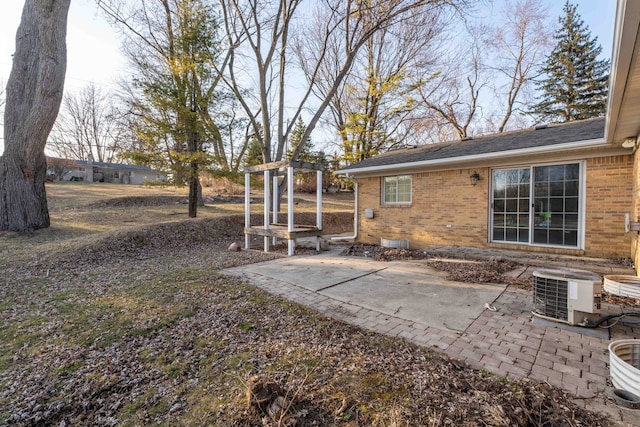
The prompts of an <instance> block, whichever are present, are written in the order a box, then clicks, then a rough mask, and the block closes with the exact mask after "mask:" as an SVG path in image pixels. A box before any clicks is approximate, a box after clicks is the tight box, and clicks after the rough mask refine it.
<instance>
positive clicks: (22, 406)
mask: <svg viewBox="0 0 640 427" xmlns="http://www.w3.org/2000/svg"><path fill="white" fill-rule="evenodd" d="M77 188H82V187H77ZM89 188H93V187H89ZM64 189H65V188H63V190H64ZM54 190H55V189H54ZM48 191H49V190H48ZM76 191H77V189H76ZM49 192H50V193H52V195H53V196H54V197H60V193H56V192H55V191H49ZM119 197H122V196H118V197H115V196H114V197H111V198H104V200H92V201H90V202H87V203H86V204H85V205H83V206H72V203H71V202H70V201H69V200H67V199H66V198H64V197H62V198H61V199H60V201H61V203H62V204H63V205H64V206H65V208H64V209H60V210H58V209H57V208H56V206H55V205H54V206H52V221H53V222H54V224H56V223H58V224H59V223H60V222H64V221H67V224H66V225H65V227H69V229H66V228H63V227H60V228H54V230H53V231H52V230H49V231H43V232H42V233H39V232H36V233H33V234H29V235H9V234H3V235H2V236H1V237H2V239H0V253H2V255H3V257H2V259H1V260H0V272H1V273H0V275H1V276H2V277H1V278H0V425H8V426H14V425H16V426H43V425H52V426H53V425H55V426H70V425H86V426H89V425H90V426H114V425H124V426H127V425H131V426H133V425H148V424H156V425H157V424H159V425H216V426H278V425H296V426H350V427H351V426H353V427H355V426H415V425H429V426H476V425H496V426H515V425H518V426H531V425H549V426H560V425H562V426H606V425H611V422H610V421H609V420H608V419H606V418H605V417H604V416H603V415H602V414H597V413H593V412H590V411H588V410H585V409H583V408H581V407H579V406H578V405H576V404H575V403H574V402H573V401H572V399H571V396H570V395H568V394H567V393H566V392H564V391H562V390H560V389H557V388H554V387H551V386H549V385H548V384H542V383H537V382H534V381H528V380H513V379H509V378H504V377H496V376H494V375H491V374H489V373H487V372H484V371H478V370H473V369H471V368H469V367H467V366H465V365H464V364H463V363H460V362H457V361H455V360H452V359H450V358H448V357H446V356H444V355H442V354H439V353H437V352H434V351H431V350H427V349H425V348H421V347H418V346H415V345H413V344H410V343H408V342H406V341H404V340H402V339H393V338H388V337H383V336H380V335H377V334H374V333H372V332H368V331H366V330H362V329H359V328H357V327H354V326H351V325H348V324H345V323H342V322H339V321H336V320H333V319H330V318H327V317H324V316H322V315H320V314H319V313H317V312H315V311H313V310H310V309H307V308H305V307H302V306H298V305H296V304H293V303H290V302H288V301H286V300H283V299H281V298H277V297H273V296H271V295H269V294H266V293H264V292H262V291H259V290H256V289H255V288H252V287H251V286H249V285H246V284H244V283H242V282H240V281H239V280H237V279H233V278H229V277H226V276H222V275H220V274H219V273H218V270H220V269H222V268H226V267H231V266H239V265H243V264H247V263H254V262H259V261H264V260H267V259H271V258H273V257H277V256H280V255H278V254H273V253H272V254H264V253H262V252H259V251H241V252H230V251H228V250H227V247H228V245H229V244H230V243H231V242H234V241H236V242H237V241H241V239H242V229H243V216H242V215H236V214H233V215H228V214H225V212H223V211H220V212H219V215H217V216H216V215H214V214H213V212H214V210H215V206H213V207H211V208H210V210H209V214H210V215H207V216H206V217H203V218H198V219H195V220H189V219H178V220H172V221H167V222H157V223H145V224H139V225H135V224H127V227H124V228H122V227H120V228H119V227H118V222H113V223H112V222H109V223H107V224H104V225H103V226H101V228H97V229H95V230H90V231H87V230H84V231H82V232H78V230H72V228H73V225H74V223H73V222H69V221H70V218H76V219H78V221H79V222H78V223H83V224H84V223H85V222H83V221H85V220H86V218H85V216H91V215H95V210H96V207H97V206H100V209H102V210H103V212H102V214H103V216H104V217H108V218H112V217H116V216H117V215H116V213H117V214H120V215H121V214H123V213H124V214H126V215H132V216H133V215H138V214H139V212H129V211H128V210H136V209H142V208H143V207H144V206H155V205H154V204H156V203H158V200H159V199H155V200H153V201H151V200H146V199H144V197H143V198H142V199H128V201H127V202H126V203H124V202H123V201H122V199H119ZM136 197H138V196H136ZM163 200H165V201H166V202H167V203H174V202H175V199H173V198H167V199H163ZM58 206H60V205H58ZM111 209H115V210H116V212H115V213H114V212H111ZM122 209H125V210H122ZM166 212H167V210H162V211H161V212H160V213H157V215H160V216H162V217H164V215H166ZM112 213H113V216H111V214H112ZM329 214H330V213H329ZM334 215H335V218H334V222H335V225H336V230H337V229H339V228H340V227H339V226H338V223H340V222H341V221H343V222H344V224H343V225H345V229H346V230H348V229H349V227H350V224H348V223H347V222H348V219H344V220H340V219H339V218H342V216H340V214H338V213H334ZM167 218H174V217H171V216H167ZM344 218H348V215H344ZM86 223H89V221H87V222H86ZM103 229H107V231H102V230H103ZM56 230H58V231H56ZM342 231H345V230H342ZM77 236H80V237H77ZM20 248H23V249H21V250H19V249H20ZM24 248H28V250H26V249H24ZM360 250H363V251H364V250H367V251H369V252H371V251H372V250H376V251H377V249H375V248H367V249H365V248H361V247H353V249H352V254H354V255H355V254H356V252H358V251H360ZM385 256H387V257H390V256H391V255H390V254H388V253H387V254H386V255H385ZM394 256H400V254H397V255H394ZM402 256H412V257H415V256H421V255H418V254H404V255H402ZM445 264H446V263H445ZM494 264H495V265H492V267H491V269H490V270H489V273H488V274H487V275H486V279H487V281H491V280H494V279H496V278H498V275H499V274H501V273H499V272H500V271H502V270H503V269H507V268H509V267H510V266H509V265H508V264H507V263H503V262H498V261H496V262H495V263H494ZM464 274H466V275H467V277H469V278H471V276H469V273H468V272H466V273H464ZM478 274H479V275H481V274H485V273H478ZM478 277H480V276H478ZM483 277H484V276H483ZM474 280H475V279H474ZM256 376H258V380H256ZM260 381H262V382H260ZM256 383H258V385H256ZM248 390H253V393H249V394H248V393H247V391H248ZM265 390H266V391H265ZM258 395H259V396H261V398H260V399H258Z"/></svg>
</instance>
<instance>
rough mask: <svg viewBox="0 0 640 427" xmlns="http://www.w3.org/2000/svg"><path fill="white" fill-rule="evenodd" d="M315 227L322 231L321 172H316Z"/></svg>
mask: <svg viewBox="0 0 640 427" xmlns="http://www.w3.org/2000/svg"><path fill="white" fill-rule="evenodd" d="M316 227H317V228H318V229H320V230H322V171H316Z"/></svg>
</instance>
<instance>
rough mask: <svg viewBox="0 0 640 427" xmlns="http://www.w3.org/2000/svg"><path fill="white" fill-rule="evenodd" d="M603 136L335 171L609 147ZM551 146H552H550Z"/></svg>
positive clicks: (391, 167)
mask: <svg viewBox="0 0 640 427" xmlns="http://www.w3.org/2000/svg"><path fill="white" fill-rule="evenodd" d="M610 146H611V145H610V144H608V143H607V140H606V139H604V138H597V139H589V140H586V141H578V142H568V143H564V144H556V145H553V146H549V145H544V146H539V147H531V148H522V149H519V150H510V151H498V152H495V153H486V154H473V155H469V156H461V157H447V158H444V159H435V160H423V161H420V162H407V163H395V164H389V165H380V166H369V167H363V168H353V169H343V170H342V171H336V172H335V173H337V174H344V175H348V174H349V173H356V172H357V173H363V172H378V171H380V172H383V171H386V170H393V169H414V168H420V167H424V166H444V165H457V164H460V163H464V162H478V161H482V160H495V159H501V158H507V157H514V156H531V155H535V154H549V153H555V152H562V151H567V150H580V149H585V148H600V147H610ZM550 147H552V148H550Z"/></svg>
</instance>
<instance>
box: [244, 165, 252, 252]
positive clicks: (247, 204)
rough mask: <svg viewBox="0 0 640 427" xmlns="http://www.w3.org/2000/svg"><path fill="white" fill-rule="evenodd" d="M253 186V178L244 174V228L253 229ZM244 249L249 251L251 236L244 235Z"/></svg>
mask: <svg viewBox="0 0 640 427" xmlns="http://www.w3.org/2000/svg"><path fill="white" fill-rule="evenodd" d="M250 186H251V176H250V174H249V173H248V172H246V173H245V174H244V226H245V227H246V228H249V227H251V197H250V195H249V191H250ZM244 248H245V249H249V234H248V233H247V232H245V233H244Z"/></svg>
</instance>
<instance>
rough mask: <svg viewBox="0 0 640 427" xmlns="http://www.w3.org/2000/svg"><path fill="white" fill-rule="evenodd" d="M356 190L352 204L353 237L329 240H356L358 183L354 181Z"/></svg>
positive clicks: (336, 237)
mask: <svg viewBox="0 0 640 427" xmlns="http://www.w3.org/2000/svg"><path fill="white" fill-rule="evenodd" d="M355 183H356V188H355V189H354V191H355V193H356V195H355V200H354V203H353V209H354V213H353V235H352V236H335V237H332V238H331V240H352V239H354V240H355V239H357V238H358V181H355Z"/></svg>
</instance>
